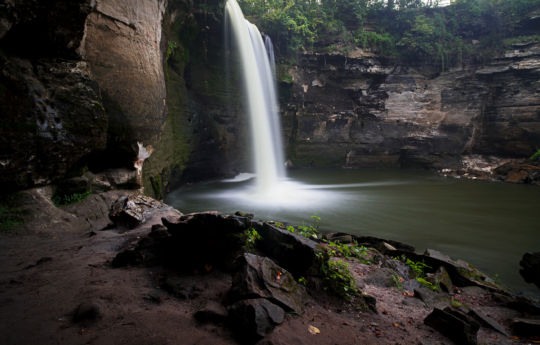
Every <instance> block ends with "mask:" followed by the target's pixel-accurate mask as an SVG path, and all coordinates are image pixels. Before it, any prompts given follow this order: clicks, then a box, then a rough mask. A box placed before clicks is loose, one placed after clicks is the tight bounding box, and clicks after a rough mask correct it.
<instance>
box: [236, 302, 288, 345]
mask: <svg viewBox="0 0 540 345" xmlns="http://www.w3.org/2000/svg"><path fill="white" fill-rule="evenodd" d="M284 318H285V312H284V310H283V309H282V308H280V307H279V306H277V305H275V304H273V303H272V302H270V301H268V300H267V299H264V298H255V299H247V300H242V301H238V302H236V303H234V304H233V305H231V306H230V307H229V322H230V324H231V327H232V329H233V331H234V332H235V334H236V336H237V338H238V339H239V340H240V341H241V342H242V343H249V344H252V343H255V342H256V341H258V340H260V339H262V338H264V337H265V336H266V335H267V334H269V333H270V332H272V330H273V329H274V327H275V326H276V325H279V324H281V323H282V322H283V320H284Z"/></svg>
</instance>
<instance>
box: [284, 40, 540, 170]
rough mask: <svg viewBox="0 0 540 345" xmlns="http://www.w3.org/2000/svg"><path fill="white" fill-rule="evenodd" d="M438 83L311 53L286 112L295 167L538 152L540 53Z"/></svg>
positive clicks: (421, 163) (443, 76)
mask: <svg viewBox="0 0 540 345" xmlns="http://www.w3.org/2000/svg"><path fill="white" fill-rule="evenodd" d="M512 48H513V49H512V50H511V51H508V52H507V53H506V54H505V56H504V57H501V58H498V59H495V58H494V60H493V61H492V62H491V63H489V64H487V65H483V66H467V67H465V68H463V69H456V70H452V71H449V72H445V73H436V74H432V73H430V72H431V71H430V70H429V68H424V69H422V68H418V67H417V68H413V67H408V66H395V65H390V64H388V63H385V61H384V60H382V59H381V58H379V57H377V56H373V55H371V54H365V55H362V54H360V55H358V54H356V55H354V54H349V55H348V56H344V55H339V54H335V55H333V54H317V53H306V54H304V55H302V56H301V58H300V60H299V64H298V66H296V67H294V68H291V69H290V70H289V73H290V74H291V75H292V77H293V82H292V84H290V85H288V88H289V89H290V98H289V100H288V104H286V106H282V108H283V117H284V123H285V129H284V131H285V135H286V138H287V139H286V141H287V143H288V156H289V158H291V159H292V161H293V163H294V164H295V165H298V166H347V167H415V168H416V167H421V168H437V169H441V168H455V167H457V166H459V165H460V164H462V162H461V159H462V157H463V156H464V155H470V154H482V155H494V156H498V157H514V158H523V157H529V156H531V155H532V154H533V153H534V152H536V150H537V149H538V148H540V94H539V91H538V90H540V45H538V44H534V43H531V44H522V45H516V46H514V47H512Z"/></svg>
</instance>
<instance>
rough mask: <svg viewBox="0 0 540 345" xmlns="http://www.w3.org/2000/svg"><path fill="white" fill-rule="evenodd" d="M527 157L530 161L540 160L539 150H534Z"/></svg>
mask: <svg viewBox="0 0 540 345" xmlns="http://www.w3.org/2000/svg"><path fill="white" fill-rule="evenodd" d="M529 159H530V160H531V161H536V160H540V150H538V151H536V152H535V153H534V154H533V155H532V156H531V157H530V158H529Z"/></svg>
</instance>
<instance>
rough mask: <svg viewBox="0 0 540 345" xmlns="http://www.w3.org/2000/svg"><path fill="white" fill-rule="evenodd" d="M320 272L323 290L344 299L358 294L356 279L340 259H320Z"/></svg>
mask: <svg viewBox="0 0 540 345" xmlns="http://www.w3.org/2000/svg"><path fill="white" fill-rule="evenodd" d="M320 257H322V255H321V256H320ZM321 273H322V276H323V283H324V289H325V290H327V291H329V292H331V293H333V294H336V295H338V296H340V297H343V298H346V299H351V298H352V297H353V296H354V295H355V294H358V289H357V288H356V279H354V277H353V276H352V274H351V272H350V271H349V264H348V263H346V262H344V261H342V260H322V262H321Z"/></svg>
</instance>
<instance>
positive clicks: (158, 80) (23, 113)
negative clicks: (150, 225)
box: [0, 0, 245, 197]
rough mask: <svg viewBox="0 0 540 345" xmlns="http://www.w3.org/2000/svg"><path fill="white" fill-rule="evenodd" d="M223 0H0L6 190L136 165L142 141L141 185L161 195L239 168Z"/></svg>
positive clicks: (1, 163) (238, 122) (239, 135)
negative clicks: (149, 150)
mask: <svg viewBox="0 0 540 345" xmlns="http://www.w3.org/2000/svg"><path fill="white" fill-rule="evenodd" d="M220 3H221V1H219V0H214V1H207V2H205V4H204V5H205V6H202V5H201V6H199V5H200V4H196V3H193V2H192V1H188V0H172V1H168V2H167V1H166V0H128V1H112V0H97V1H91V0H78V1H71V2H67V3H66V2H62V1H59V0H58V1H56V0H55V1H50V2H46V3H45V2H40V1H36V0H21V1H18V2H13V1H8V0H6V1H1V2H0V9H1V10H2V11H1V13H0V48H1V53H0V64H1V66H2V73H1V75H0V91H1V92H0V98H1V100H2V102H1V107H2V113H3V114H4V116H5V119H4V120H5V121H3V122H2V127H1V130H2V132H1V133H0V134H1V139H0V140H2V147H1V149H0V173H1V176H2V177H1V183H2V187H7V186H9V185H11V186H12V187H13V189H20V188H25V187H29V186H33V185H41V184H48V183H51V182H55V181H58V180H59V179H62V178H65V177H69V176H72V175H73V174H75V175H76V174H77V172H80V171H82V170H83V169H84V168H86V167H89V168H90V169H91V170H93V171H99V170H102V169H105V168H110V167H132V165H133V162H134V161H135V160H136V159H135V157H136V152H137V142H142V143H144V145H152V146H154V147H155V150H154V153H153V155H152V156H151V157H150V158H149V159H148V160H147V161H146V163H145V165H144V177H145V180H144V183H145V186H146V187H147V189H146V191H147V192H148V193H149V194H153V195H155V196H158V197H160V196H161V195H162V194H163V192H164V190H165V189H166V188H167V185H168V184H169V182H170V181H171V180H172V181H177V182H178V181H192V180H200V179H205V178H212V177H216V176H220V175H224V174H230V173H232V172H234V170H236V169H238V167H241V166H242V164H244V163H245V160H244V157H243V154H241V153H240V152H242V151H244V150H243V147H244V146H245V142H244V141H243V138H244V135H243V130H241V129H239V128H241V126H242V121H243V120H242V119H241V117H239V115H238V114H239V106H238V97H235V96H236V95H237V94H238V93H237V91H236V89H234V88H233V89H232V91H229V90H230V89H228V88H227V86H226V85H225V70H224V63H223V57H224V46H223V39H222V38H223V31H222V27H223V24H222V15H221V14H222V8H221V7H220V6H219V5H220ZM228 99H233V100H234V101H233V102H232V103H230V107H227V103H228V102H227V100H228ZM15 180H16V181H17V183H16V184H13V183H12V181H15Z"/></svg>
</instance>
